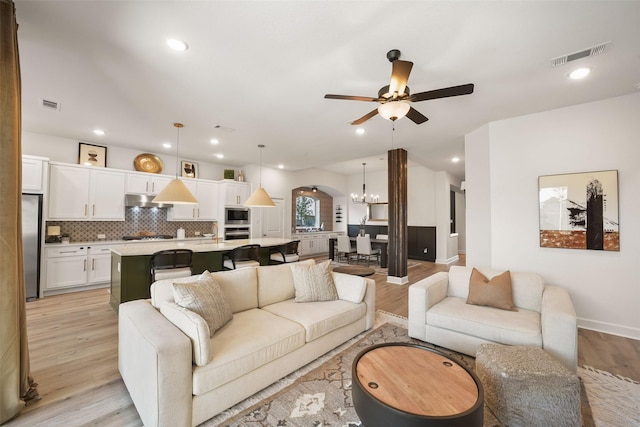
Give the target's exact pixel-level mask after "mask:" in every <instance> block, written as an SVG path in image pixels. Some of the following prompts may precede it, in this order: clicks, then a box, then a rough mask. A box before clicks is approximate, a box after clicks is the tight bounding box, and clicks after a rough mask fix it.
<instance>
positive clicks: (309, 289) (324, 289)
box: [290, 260, 338, 302]
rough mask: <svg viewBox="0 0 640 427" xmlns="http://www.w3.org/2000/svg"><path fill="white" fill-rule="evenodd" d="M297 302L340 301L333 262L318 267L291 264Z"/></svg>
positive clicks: (326, 262) (323, 263)
mask: <svg viewBox="0 0 640 427" xmlns="http://www.w3.org/2000/svg"><path fill="white" fill-rule="evenodd" d="M290 266H291V272H292V273H293V285H294V287H295V290H296V296H295V301H296V302H316V301H333V300H337V299H338V292H337V291H336V285H335V284H334V283H333V276H332V275H331V260H328V261H325V262H322V263H320V264H317V265H301V264H291V265H290Z"/></svg>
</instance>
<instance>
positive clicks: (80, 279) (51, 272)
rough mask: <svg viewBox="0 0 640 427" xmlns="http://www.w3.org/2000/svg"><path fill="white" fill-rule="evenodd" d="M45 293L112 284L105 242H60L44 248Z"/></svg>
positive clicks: (109, 252)
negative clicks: (85, 243) (86, 243)
mask: <svg viewBox="0 0 640 427" xmlns="http://www.w3.org/2000/svg"><path fill="white" fill-rule="evenodd" d="M44 256H45V271H44V276H45V280H44V294H45V295H52V294H58V293H64V292H74V291H77V290H81V289H90V288H97V287H107V286H109V284H110V283H111V248H110V245H108V244H91V243H90V244H88V245H74V244H61V245H57V246H54V247H47V248H45V251H44Z"/></svg>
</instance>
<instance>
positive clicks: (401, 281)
mask: <svg viewBox="0 0 640 427" xmlns="http://www.w3.org/2000/svg"><path fill="white" fill-rule="evenodd" d="M387 283H391V284H393V285H406V284H407V283H409V276H404V277H397V276H387Z"/></svg>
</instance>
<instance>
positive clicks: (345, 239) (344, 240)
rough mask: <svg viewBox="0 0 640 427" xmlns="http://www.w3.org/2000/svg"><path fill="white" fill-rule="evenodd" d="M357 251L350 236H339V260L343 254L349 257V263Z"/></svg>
mask: <svg viewBox="0 0 640 427" xmlns="http://www.w3.org/2000/svg"><path fill="white" fill-rule="evenodd" d="M355 253H356V249H355V248H354V247H352V246H351V239H349V236H338V261H340V256H341V255H342V256H344V257H346V258H347V264H349V260H350V259H351V256H352V255H353V254H355Z"/></svg>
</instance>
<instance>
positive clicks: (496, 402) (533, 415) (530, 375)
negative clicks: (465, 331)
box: [476, 344, 582, 427]
mask: <svg viewBox="0 0 640 427" xmlns="http://www.w3.org/2000/svg"><path fill="white" fill-rule="evenodd" d="M476 372H477V374H478V378H480V381H481V382H482V385H483V386H484V399H485V403H486V404H487V406H488V407H489V408H490V409H491V410H492V411H493V413H494V415H495V416H496V418H498V420H499V421H500V422H501V423H502V424H504V425H506V426H510V427H513V426H527V427H531V426H544V427H548V426H554V427H561V426H576V427H580V425H581V424H582V420H581V415H580V380H579V379H578V376H577V375H576V374H575V373H573V372H571V371H569V370H568V369H567V368H565V366H564V365H563V364H562V363H561V362H560V361H559V360H557V359H555V358H554V357H553V356H551V355H550V354H549V353H547V352H546V351H544V350H543V349H541V348H537V347H528V346H507V345H500V344H481V345H480V346H479V347H478V350H477V353H476Z"/></svg>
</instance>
